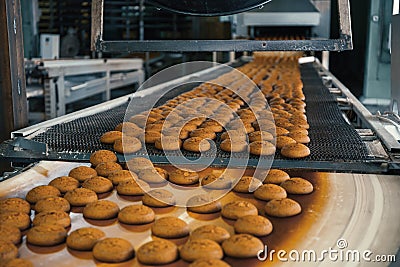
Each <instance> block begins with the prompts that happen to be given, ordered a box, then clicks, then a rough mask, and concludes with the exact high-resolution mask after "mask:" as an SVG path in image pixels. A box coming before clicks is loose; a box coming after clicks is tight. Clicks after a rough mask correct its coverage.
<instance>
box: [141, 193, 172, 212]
mask: <svg viewBox="0 0 400 267" xmlns="http://www.w3.org/2000/svg"><path fill="white" fill-rule="evenodd" d="M142 202H143V204H144V205H147V206H150V207H155V208H164V207H169V206H171V205H173V204H174V203H175V196H174V194H172V193H171V192H170V191H168V190H165V189H153V190H150V191H149V192H147V194H145V195H144V196H143V198H142Z"/></svg>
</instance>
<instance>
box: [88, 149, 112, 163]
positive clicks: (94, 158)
mask: <svg viewBox="0 0 400 267" xmlns="http://www.w3.org/2000/svg"><path fill="white" fill-rule="evenodd" d="M102 162H117V156H116V155H115V154H114V152H112V151H109V150H98V151H96V152H94V153H92V154H91V155H90V163H92V165H93V166H94V167H96V166H97V165H99V164H100V163H102Z"/></svg>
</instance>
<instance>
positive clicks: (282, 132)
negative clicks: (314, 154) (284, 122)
mask: <svg viewBox="0 0 400 267" xmlns="http://www.w3.org/2000/svg"><path fill="white" fill-rule="evenodd" d="M288 133H289V131H288V130H286V129H285V128H282V127H276V129H275V135H276V136H281V135H287V134H288Z"/></svg>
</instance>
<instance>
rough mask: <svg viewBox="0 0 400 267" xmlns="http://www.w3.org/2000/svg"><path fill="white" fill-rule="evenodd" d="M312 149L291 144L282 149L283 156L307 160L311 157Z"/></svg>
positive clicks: (298, 144)
mask: <svg viewBox="0 0 400 267" xmlns="http://www.w3.org/2000/svg"><path fill="white" fill-rule="evenodd" d="M310 153H311V152H310V149H309V148H308V147H307V146H305V145H303V144H300V143H295V144H289V145H287V146H284V147H282V149H281V154H282V156H285V157H287V158H294V159H297V158H305V157H307V156H309V155H310Z"/></svg>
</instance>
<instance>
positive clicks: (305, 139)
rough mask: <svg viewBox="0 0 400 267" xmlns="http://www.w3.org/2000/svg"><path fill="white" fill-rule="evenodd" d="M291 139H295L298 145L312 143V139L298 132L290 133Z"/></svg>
mask: <svg viewBox="0 0 400 267" xmlns="http://www.w3.org/2000/svg"><path fill="white" fill-rule="evenodd" d="M287 136H289V137H291V138H293V139H294V140H295V141H296V142H297V143H302V144H308V143H310V137H308V135H307V134H305V133H300V132H298V131H293V132H290V133H288V135H287Z"/></svg>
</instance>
